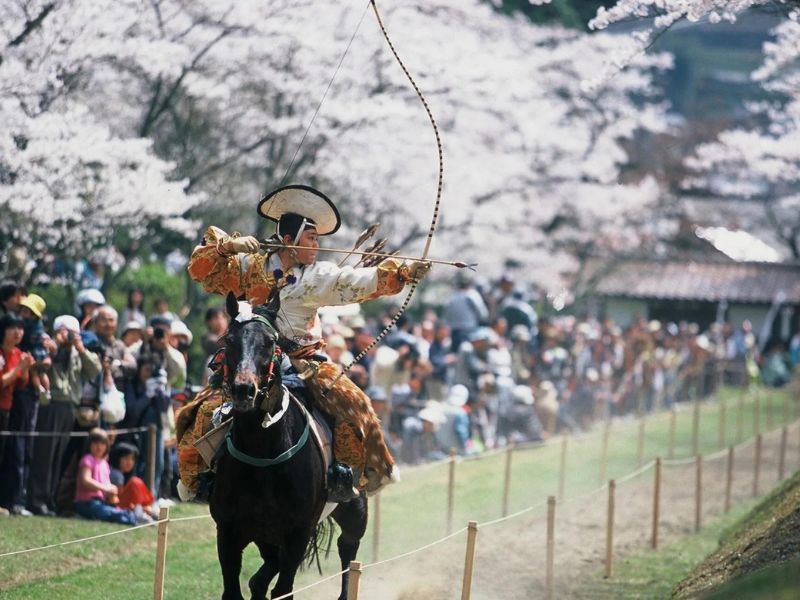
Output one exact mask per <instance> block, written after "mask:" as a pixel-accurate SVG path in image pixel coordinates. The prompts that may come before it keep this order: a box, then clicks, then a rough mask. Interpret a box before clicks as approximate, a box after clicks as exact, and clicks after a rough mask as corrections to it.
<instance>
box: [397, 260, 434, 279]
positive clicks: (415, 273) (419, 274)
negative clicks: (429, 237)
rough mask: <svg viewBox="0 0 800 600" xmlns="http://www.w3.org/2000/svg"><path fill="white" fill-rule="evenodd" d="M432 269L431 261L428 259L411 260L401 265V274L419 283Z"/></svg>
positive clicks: (404, 277)
mask: <svg viewBox="0 0 800 600" xmlns="http://www.w3.org/2000/svg"><path fill="white" fill-rule="evenodd" d="M430 270H431V263H429V262H428V261H427V260H411V261H408V262H406V263H405V264H404V265H403V266H402V267H400V271H399V273H400V276H401V277H402V278H403V279H404V280H406V281H408V282H413V283H419V282H420V281H422V279H423V278H424V277H425V275H427V274H428V271H430Z"/></svg>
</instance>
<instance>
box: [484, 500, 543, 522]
mask: <svg viewBox="0 0 800 600" xmlns="http://www.w3.org/2000/svg"><path fill="white" fill-rule="evenodd" d="M543 506H547V500H545V501H544V502H540V503H539V504H534V505H533V506H529V507H528V508H523V509H522V510H518V511H517V512H515V513H511V514H510V515H506V516H505V517H500V518H499V519H493V520H491V521H486V523H478V527H490V526H492V525H496V524H497V523H502V522H503V521H508V520H509V519H514V518H516V517H519V516H522V515H524V514H525V513H529V512H531V511H532V510H536V509H537V508H542V507H543Z"/></svg>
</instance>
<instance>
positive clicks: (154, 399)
mask: <svg viewBox="0 0 800 600" xmlns="http://www.w3.org/2000/svg"><path fill="white" fill-rule="evenodd" d="M125 407H126V410H125V418H124V419H123V420H122V421H121V422H120V423H119V425H120V427H121V428H136V427H146V426H148V425H155V427H156V448H155V466H156V472H155V480H154V481H153V482H151V485H152V489H151V492H152V493H153V494H154V495H155V494H156V493H157V491H158V490H159V486H160V483H161V476H162V474H163V472H164V423H165V421H166V419H165V415H166V414H167V412H168V411H169V410H170V393H169V383H168V376H167V371H166V368H165V367H164V366H163V360H162V358H161V357H160V356H158V355H156V354H154V353H151V352H148V351H147V350H145V351H144V353H142V354H140V355H139V359H138V361H137V370H136V376H135V377H134V378H133V379H132V380H130V381H129V382H128V385H127V386H126V387H125ZM120 437H124V438H126V439H127V438H129V437H130V438H131V439H132V440H133V441H134V442H135V443H136V445H137V446H138V448H139V456H141V457H142V460H141V461H140V462H139V464H138V465H137V474H138V475H139V476H140V477H144V476H145V470H146V468H147V464H148V462H149V451H150V449H149V447H148V446H149V445H148V440H147V434H146V433H135V434H124V435H121V436H120Z"/></svg>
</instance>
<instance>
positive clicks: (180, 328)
mask: <svg viewBox="0 0 800 600" xmlns="http://www.w3.org/2000/svg"><path fill="white" fill-rule="evenodd" d="M169 332H170V333H171V334H172V335H182V336H184V337H185V338H186V341H187V342H188V343H189V344H191V343H192V340H194V336H193V335H192V332H191V330H190V329H189V327H188V326H187V325H186V323H184V322H183V321H173V322H172V323H170V325H169Z"/></svg>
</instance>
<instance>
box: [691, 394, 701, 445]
mask: <svg viewBox="0 0 800 600" xmlns="http://www.w3.org/2000/svg"><path fill="white" fill-rule="evenodd" d="M699 452H700V400H698V399H697V398H695V399H694V407H693V412H692V454H693V455H695V456H697V454H699Z"/></svg>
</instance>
